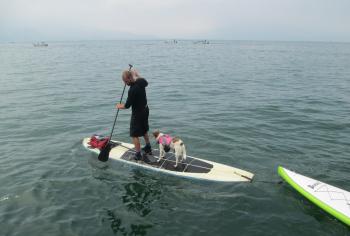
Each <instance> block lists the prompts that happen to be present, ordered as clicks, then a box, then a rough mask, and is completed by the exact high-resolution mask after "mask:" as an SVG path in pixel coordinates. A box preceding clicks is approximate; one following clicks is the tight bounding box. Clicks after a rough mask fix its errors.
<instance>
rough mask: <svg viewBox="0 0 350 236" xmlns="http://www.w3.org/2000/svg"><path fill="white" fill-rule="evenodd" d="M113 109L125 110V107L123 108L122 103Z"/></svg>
mask: <svg viewBox="0 0 350 236" xmlns="http://www.w3.org/2000/svg"><path fill="white" fill-rule="evenodd" d="M115 108H117V109H125V106H124V104H123V103H118V104H117V105H116V106H115Z"/></svg>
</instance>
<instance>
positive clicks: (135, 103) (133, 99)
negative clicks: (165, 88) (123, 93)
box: [125, 78, 148, 112]
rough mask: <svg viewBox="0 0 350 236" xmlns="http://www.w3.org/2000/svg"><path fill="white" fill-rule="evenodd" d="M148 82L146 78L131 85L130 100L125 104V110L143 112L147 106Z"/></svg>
mask: <svg viewBox="0 0 350 236" xmlns="http://www.w3.org/2000/svg"><path fill="white" fill-rule="evenodd" d="M147 85H148V82H147V80H145V79H144V78H138V79H136V81H135V83H133V84H132V85H130V88H129V91H128V98H127V100H126V103H125V108H129V107H130V106H131V107H132V111H133V112H138V111H143V110H144V109H145V107H146V105H147V96H146V87H147Z"/></svg>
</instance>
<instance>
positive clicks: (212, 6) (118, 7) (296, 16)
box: [0, 0, 350, 42]
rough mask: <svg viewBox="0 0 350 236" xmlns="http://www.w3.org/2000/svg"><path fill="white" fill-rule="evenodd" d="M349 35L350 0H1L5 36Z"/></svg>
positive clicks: (254, 37) (303, 37) (317, 37)
mask: <svg viewBox="0 0 350 236" xmlns="http://www.w3.org/2000/svg"><path fill="white" fill-rule="evenodd" d="M158 38H159V39H166V38H169V39H172V38H176V39H238V40H240V39H247V40H301V41H304V40H306V41H309V40H312V41H348V42H349V41H350V0H0V41H33V40H34V41H36V40H40V41H41V40H80V39H158Z"/></svg>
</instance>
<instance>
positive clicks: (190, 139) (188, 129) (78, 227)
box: [0, 41, 350, 236]
mask: <svg viewBox="0 0 350 236" xmlns="http://www.w3.org/2000/svg"><path fill="white" fill-rule="evenodd" d="M128 63H131V64H133V65H134V66H135V68H136V69H138V70H139V71H140V74H141V75H142V76H143V77H145V78H146V79H147V80H148V82H149V86H148V88H147V93H148V100H149V107H150V127H151V129H156V128H159V129H161V130H163V131H164V132H167V133H170V134H173V135H176V136H179V137H181V138H182V139H183V140H184V142H185V143H186V146H187V152H188V154H189V155H191V156H196V157H201V158H203V159H208V160H212V161H216V162H220V163H223V164H227V165H231V166H235V167H238V168H241V169H244V170H248V171H250V172H253V173H254V174H255V182H253V183H212V182H203V181H191V180H187V179H181V178H176V177H173V176H168V175H163V174H160V173H153V172H149V171H144V170H140V169H135V168H133V167H130V166H128V165H123V164H118V163H109V164H105V163H101V162H99V161H97V158H96V155H93V154H91V153H90V152H88V151H86V150H85V149H84V148H83V147H82V145H81V141H82V139H83V138H84V137H88V136H91V135H92V134H95V133H98V134H105V135H107V134H108V133H109V132H110V129H111V127H112V123H113V119H114V115H115V112H116V110H115V109H114V106H115V103H116V102H117V101H118V100H119V98H120V96H121V92H122V89H123V84H122V82H121V79H120V74H121V71H122V70H123V69H127V68H128ZM0 82H1V85H0V111H1V113H0V134H1V135H0V142H1V145H0V153H1V154H0V235H26V236H31V235H33V236H37V235H84V236H85V235H308V236H309V235H350V231H349V228H348V227H346V226H345V225H344V224H342V223H340V222H339V221H337V220H335V219H334V218H333V217H331V216H329V215H328V214H326V213H325V212H323V211H322V210H321V209H319V208H318V207H316V206H314V205H313V204H311V203H310V202H309V201H307V200H306V199H305V198H303V197H302V196H301V195H299V194H298V193H297V192H296V191H295V190H293V189H292V188H291V187H290V186H288V184H286V183H283V184H277V182H278V181H280V180H281V179H280V177H279V176H278V174H277V167H278V165H282V166H285V167H286V168H289V169H292V170H295V171H298V172H299V173H302V174H304V175H307V176H310V177H313V178H316V179H319V180H321V181H323V182H326V183H329V184H332V185H335V186H338V187H340V188H343V189H346V190H348V191H350V182H349V173H350V44H346V43H311V42H310V43H302V42H251V41H211V42H210V44H207V45H204V44H194V43H193V42H192V41H179V43H178V44H169V43H164V42H163V41H81V42H49V46H48V47H43V48H41V47H33V45H32V44H30V43H21V44H20V43H16V44H0ZM129 118H130V111H121V112H120V113H119V117H118V121H117V126H116V130H115V132H114V138H115V139H118V140H121V141H125V142H131V140H130V138H129V137H128V129H129ZM153 144H154V140H153ZM263 181H271V182H272V183H265V182H263Z"/></svg>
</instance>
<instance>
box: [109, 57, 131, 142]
mask: <svg viewBox="0 0 350 236" xmlns="http://www.w3.org/2000/svg"><path fill="white" fill-rule="evenodd" d="M131 68H132V65H131V64H129V71H130V70H131ZM125 88H126V84H124V88H123V92H122V96H121V97H120V100H119V103H121V102H122V100H123V96H124V92H125ZM119 110H120V109H119V108H118V110H117V114H116V115H115V118H114V123H113V127H112V130H111V134H110V135H109V140H111V139H112V135H113V131H114V127H115V124H116V122H117V118H118V114H119ZM108 143H109V141H108Z"/></svg>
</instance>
